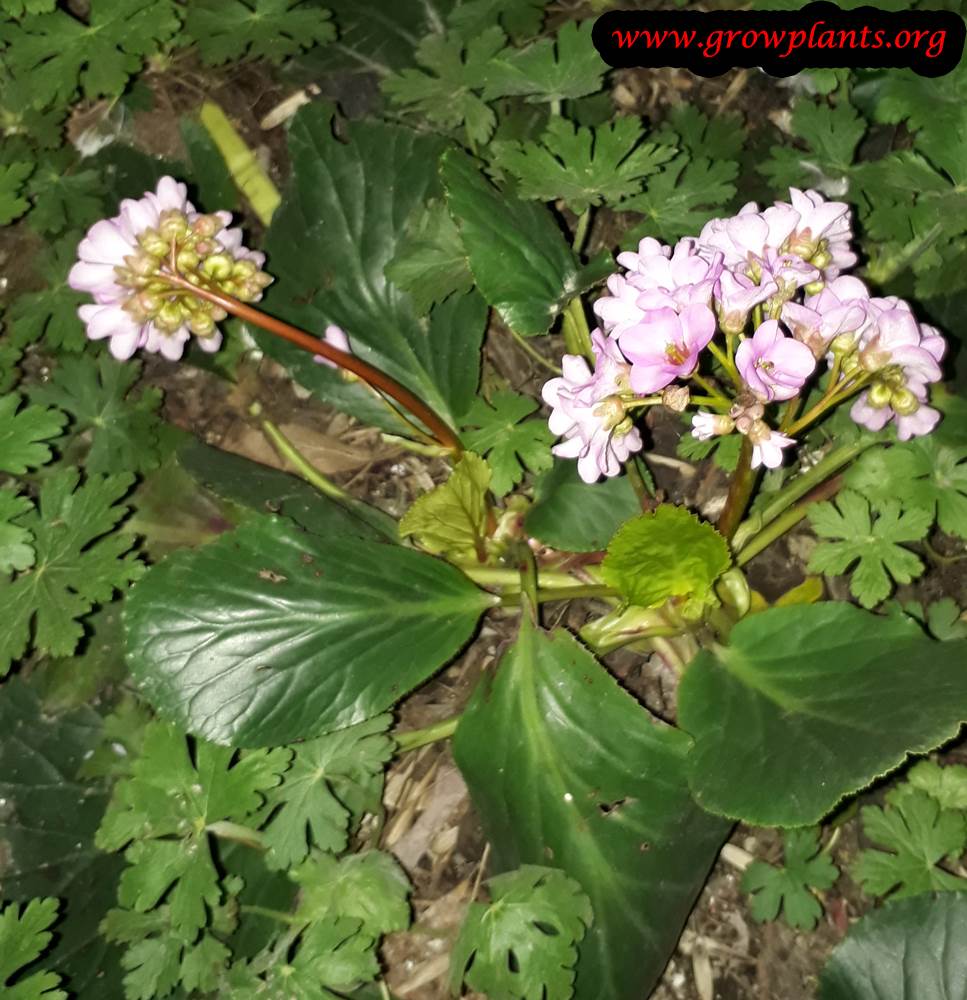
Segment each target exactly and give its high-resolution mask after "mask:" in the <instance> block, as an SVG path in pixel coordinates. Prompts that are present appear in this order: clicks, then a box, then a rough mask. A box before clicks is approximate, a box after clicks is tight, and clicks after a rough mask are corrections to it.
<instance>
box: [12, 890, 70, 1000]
mask: <svg viewBox="0 0 967 1000" xmlns="http://www.w3.org/2000/svg"><path fill="white" fill-rule="evenodd" d="M57 905H58V904H57V900H56V899H32V900H31V901H30V902H29V903H27V905H26V906H24V908H23V912H21V911H20V905H19V904H18V903H8V904H7V905H6V906H5V907H3V909H0V993H2V994H3V996H4V998H5V1000H67V994H66V993H65V992H64V991H63V990H59V989H56V986H57V984H58V983H59V982H60V976H58V975H56V974H55V973H53V972H34V973H30V974H28V975H26V976H22V977H18V976H17V973H18V971H19V970H20V969H22V968H23V967H24V966H26V965H30V963H31V962H33V961H34V959H35V958H37V957H38V955H40V953H41V952H42V951H43V950H44V949H45V948H46V947H47V945H48V944H50V939H51V938H52V937H53V935H52V934H51V933H50V931H49V930H48V928H49V927H50V926H51V924H53V922H54V921H55V920H56V919H57Z"/></svg>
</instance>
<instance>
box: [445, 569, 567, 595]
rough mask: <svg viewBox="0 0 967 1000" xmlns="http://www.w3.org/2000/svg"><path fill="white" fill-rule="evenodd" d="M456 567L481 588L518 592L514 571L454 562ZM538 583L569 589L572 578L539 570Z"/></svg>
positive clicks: (518, 582) (516, 576) (549, 570)
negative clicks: (501, 588) (505, 589)
mask: <svg viewBox="0 0 967 1000" xmlns="http://www.w3.org/2000/svg"><path fill="white" fill-rule="evenodd" d="M455 565H456V566H458V567H459V568H460V569H461V570H463V572H464V573H466V575H467V576H469V577H470V579H471V580H473V582H474V583H477V584H480V586H481V587H510V588H512V589H513V590H514V591H519V590H520V573H519V572H518V571H517V570H516V569H504V568H503V567H500V566H478V565H477V564H475V563H474V564H471V563H465V562H456V563H455ZM540 582H541V583H543V584H546V585H547V586H548V588H550V587H570V586H572V585H573V584H574V577H573V576H571V575H570V574H569V573H559V572H558V571H557V570H552V569H548V570H541V571H540Z"/></svg>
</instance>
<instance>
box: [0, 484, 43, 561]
mask: <svg viewBox="0 0 967 1000" xmlns="http://www.w3.org/2000/svg"><path fill="white" fill-rule="evenodd" d="M33 506H34V505H33V504H32V503H31V502H30V500H29V499H28V498H27V497H22V496H17V494H16V492H15V491H14V490H12V489H2V490H0V573H12V572H14V571H16V570H24V569H27V568H29V567H30V566H33V564H34V559H35V558H36V553H35V552H34V547H33V545H32V544H31V543H32V542H33V535H32V534H31V533H30V531H29V529H27V528H24V527H22V526H21V525H20V524H18V523H16V522H17V521H18V520H19V519H20V518H21V517H23V515H24V514H27V513H28V512H29V511H31V510H33Z"/></svg>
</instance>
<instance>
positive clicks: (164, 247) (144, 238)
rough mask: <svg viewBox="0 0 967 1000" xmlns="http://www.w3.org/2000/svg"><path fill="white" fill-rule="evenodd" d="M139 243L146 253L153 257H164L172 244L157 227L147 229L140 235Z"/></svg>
mask: <svg viewBox="0 0 967 1000" xmlns="http://www.w3.org/2000/svg"><path fill="white" fill-rule="evenodd" d="M138 243H140V244H141V247H142V248H143V250H144V251H145V253H149V254H151V256H152V257H164V256H165V255H166V254H167V253H168V251H169V250H170V249H171V244H170V243H169V242H168V241H167V240H165V239H164V237H163V236H162V235H161V234H160V233H159V232H158V230H157V229H146V230H145V231H144V232H143V233H142V234H141V235H140V236H139V237H138Z"/></svg>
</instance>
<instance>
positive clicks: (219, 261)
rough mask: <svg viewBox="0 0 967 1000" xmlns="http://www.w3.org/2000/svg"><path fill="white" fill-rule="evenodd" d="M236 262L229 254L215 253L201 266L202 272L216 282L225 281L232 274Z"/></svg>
mask: <svg viewBox="0 0 967 1000" xmlns="http://www.w3.org/2000/svg"><path fill="white" fill-rule="evenodd" d="M233 265H234V261H233V260H232V258H231V257H230V256H229V255H228V254H227V253H213V254H212V255H211V256H210V257H206V258H205V260H204V262H203V263H202V265H201V269H202V271H204V273H205V274H207V275H208V276H209V277H211V278H214V279H215V280H216V281H224V280H225V279H226V278H228V277H229V276H230V275H231V273H232V267H233Z"/></svg>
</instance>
